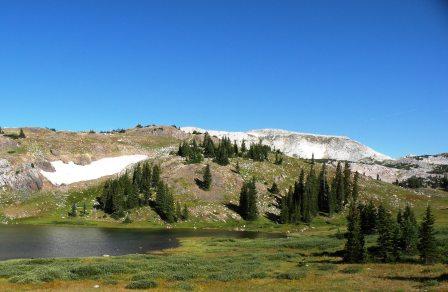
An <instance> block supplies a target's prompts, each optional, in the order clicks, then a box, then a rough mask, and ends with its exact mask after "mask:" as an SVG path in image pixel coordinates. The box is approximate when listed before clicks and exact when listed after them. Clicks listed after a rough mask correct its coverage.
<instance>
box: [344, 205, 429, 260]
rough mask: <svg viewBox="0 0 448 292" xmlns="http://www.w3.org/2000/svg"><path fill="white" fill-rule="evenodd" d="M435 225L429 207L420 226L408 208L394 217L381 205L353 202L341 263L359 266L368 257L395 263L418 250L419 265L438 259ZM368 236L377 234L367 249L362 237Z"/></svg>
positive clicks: (350, 208)
mask: <svg viewBox="0 0 448 292" xmlns="http://www.w3.org/2000/svg"><path fill="white" fill-rule="evenodd" d="M434 222H435V219H434V216H433V215H432V211H431V208H430V206H429V205H428V207H427V208H426V211H425V214H424V216H423V219H422V222H421V224H420V226H419V225H418V224H417V220H416V218H415V215H414V212H413V210H412V208H411V207H410V206H409V205H408V206H406V208H405V209H404V211H403V210H401V209H400V210H399V211H398V213H397V216H396V218H393V217H392V214H391V212H390V211H389V210H387V209H386V208H385V207H384V206H383V205H380V206H379V207H378V208H377V207H376V206H375V205H374V204H373V202H369V203H368V204H365V205H364V204H361V203H358V202H357V201H353V202H351V203H350V207H349V214H348V216H347V233H346V238H347V241H346V244H345V249H344V260H345V261H346V262H350V263H361V262H364V261H365V260H366V258H367V256H368V255H370V256H371V258H372V259H378V260H380V261H382V262H398V261H400V260H402V259H403V257H404V256H413V255H415V254H416V253H417V251H418V253H419V255H420V259H421V260H422V262H424V263H432V262H434V261H435V260H436V259H437V245H436V238H435V232H434V226H433V225H434ZM371 234H377V244H376V246H373V247H371V248H369V249H368V250H366V248H365V236H366V235H371Z"/></svg>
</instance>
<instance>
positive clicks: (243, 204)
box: [239, 182, 248, 219]
mask: <svg viewBox="0 0 448 292" xmlns="http://www.w3.org/2000/svg"><path fill="white" fill-rule="evenodd" d="M239 213H240V216H241V217H242V218H243V219H246V218H247V213H248V183H246V182H245V183H243V186H242V187H241V191H240V205H239Z"/></svg>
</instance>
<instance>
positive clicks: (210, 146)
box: [202, 133, 215, 157]
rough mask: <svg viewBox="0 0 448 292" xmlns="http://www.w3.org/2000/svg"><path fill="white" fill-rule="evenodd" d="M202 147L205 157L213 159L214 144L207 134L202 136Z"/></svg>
mask: <svg viewBox="0 0 448 292" xmlns="http://www.w3.org/2000/svg"><path fill="white" fill-rule="evenodd" d="M202 147H204V156H205V157H215V144H214V143H213V140H212V138H211V137H210V135H209V134H208V133H205V135H204V141H203V142H202Z"/></svg>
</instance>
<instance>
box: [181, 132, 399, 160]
mask: <svg viewBox="0 0 448 292" xmlns="http://www.w3.org/2000/svg"><path fill="white" fill-rule="evenodd" d="M181 130H182V131H184V132H187V133H193V132H194V131H196V132H200V133H205V132H208V133H209V134H210V135H212V136H217V137H219V138H222V137H228V138H230V140H232V141H236V142H237V143H239V144H241V142H242V141H243V140H244V141H246V143H248V144H250V143H257V142H258V141H260V140H261V141H262V143H263V144H266V145H269V146H271V147H273V148H275V149H279V150H281V151H282V152H283V153H285V154H286V155H289V156H298V157H301V158H311V156H312V155H313V154H314V157H315V158H316V159H337V160H349V161H359V160H362V159H365V158H371V159H374V160H379V161H383V160H386V159H391V158H390V157H389V156H387V155H384V154H381V153H379V152H376V151H375V150H373V149H372V148H370V147H367V146H365V145H362V144H361V143H359V142H356V141H354V140H351V139H349V138H348V137H344V136H327V135H315V134H307V133H297V132H290V131H285V130H277V129H262V130H252V131H248V132H226V131H214V130H204V129H200V128H195V127H183V128H181Z"/></svg>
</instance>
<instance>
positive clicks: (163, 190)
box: [155, 181, 176, 223]
mask: <svg viewBox="0 0 448 292" xmlns="http://www.w3.org/2000/svg"><path fill="white" fill-rule="evenodd" d="M155 202H156V209H157V211H158V213H159V215H160V217H162V219H163V220H165V221H166V222H168V223H173V222H175V221H176V214H175V207H174V198H173V195H172V193H171V191H170V190H169V188H168V186H167V185H166V184H165V183H164V182H162V181H160V182H159V184H158V186H157V193H156V201H155Z"/></svg>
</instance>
